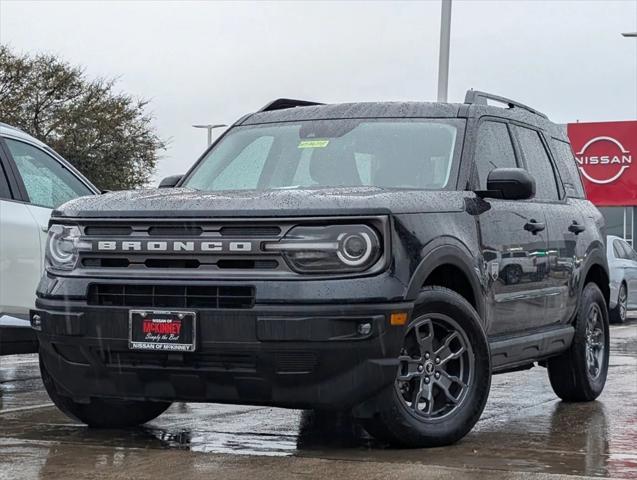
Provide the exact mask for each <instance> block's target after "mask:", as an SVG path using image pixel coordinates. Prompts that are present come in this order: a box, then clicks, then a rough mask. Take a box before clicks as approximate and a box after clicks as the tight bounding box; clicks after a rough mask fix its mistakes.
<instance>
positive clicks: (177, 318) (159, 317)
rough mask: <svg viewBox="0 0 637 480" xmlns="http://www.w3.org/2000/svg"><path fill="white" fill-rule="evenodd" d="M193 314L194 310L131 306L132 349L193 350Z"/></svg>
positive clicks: (130, 343)
mask: <svg viewBox="0 0 637 480" xmlns="http://www.w3.org/2000/svg"><path fill="white" fill-rule="evenodd" d="M196 318H197V317H196V315H195V313H194V312H181V311H164V310H131V311H130V316H129V329H128V335H129V336H128V346H129V348H130V349H131V350H154V351H158V350H159V351H164V352H194V351H195V348H196Z"/></svg>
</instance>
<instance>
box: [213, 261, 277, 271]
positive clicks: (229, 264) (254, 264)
mask: <svg viewBox="0 0 637 480" xmlns="http://www.w3.org/2000/svg"><path fill="white" fill-rule="evenodd" d="M278 266H279V262H277V261H276V260H219V261H218V262H217V268H223V269H232V268H236V269H241V270H255V269H259V270H272V269H275V268H277V267H278Z"/></svg>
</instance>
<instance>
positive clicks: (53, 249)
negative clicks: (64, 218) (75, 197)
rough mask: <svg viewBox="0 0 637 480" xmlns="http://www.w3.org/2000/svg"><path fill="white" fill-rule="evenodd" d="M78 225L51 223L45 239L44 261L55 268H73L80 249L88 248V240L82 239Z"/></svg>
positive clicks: (89, 246)
mask: <svg viewBox="0 0 637 480" xmlns="http://www.w3.org/2000/svg"><path fill="white" fill-rule="evenodd" d="M81 235H82V232H81V231H80V229H79V227H76V226H69V225H51V227H50V228H49V235H48V237H47V241H46V263H47V266H48V267H51V268H53V269H56V270H73V268H75V264H76V263H77V259H78V256H79V252H80V250H90V249H91V244H90V242H86V241H82V240H81V238H80V236H81Z"/></svg>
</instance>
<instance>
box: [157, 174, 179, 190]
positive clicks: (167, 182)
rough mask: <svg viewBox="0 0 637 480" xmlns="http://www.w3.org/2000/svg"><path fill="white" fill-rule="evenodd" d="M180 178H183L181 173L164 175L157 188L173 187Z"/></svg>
mask: <svg viewBox="0 0 637 480" xmlns="http://www.w3.org/2000/svg"><path fill="white" fill-rule="evenodd" d="M182 178H184V176H183V175H171V176H170V177H166V178H164V179H163V180H162V181H161V182H159V188H173V187H175V185H177V184H178V183H179V182H180V181H181V179H182Z"/></svg>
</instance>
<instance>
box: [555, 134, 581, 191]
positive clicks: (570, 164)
mask: <svg viewBox="0 0 637 480" xmlns="http://www.w3.org/2000/svg"><path fill="white" fill-rule="evenodd" d="M551 149H552V150H553V156H554V157H555V161H556V163H557V169H558V170H559V171H560V176H561V177H562V182H563V183H564V188H565V190H566V196H567V197H572V198H586V194H585V193H584V187H583V186H582V178H581V177H580V173H579V169H578V168H577V164H576V163H575V157H574V156H573V151H572V150H571V146H570V144H568V143H567V142H563V141H561V140H558V139H557V138H552V139H551Z"/></svg>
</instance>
